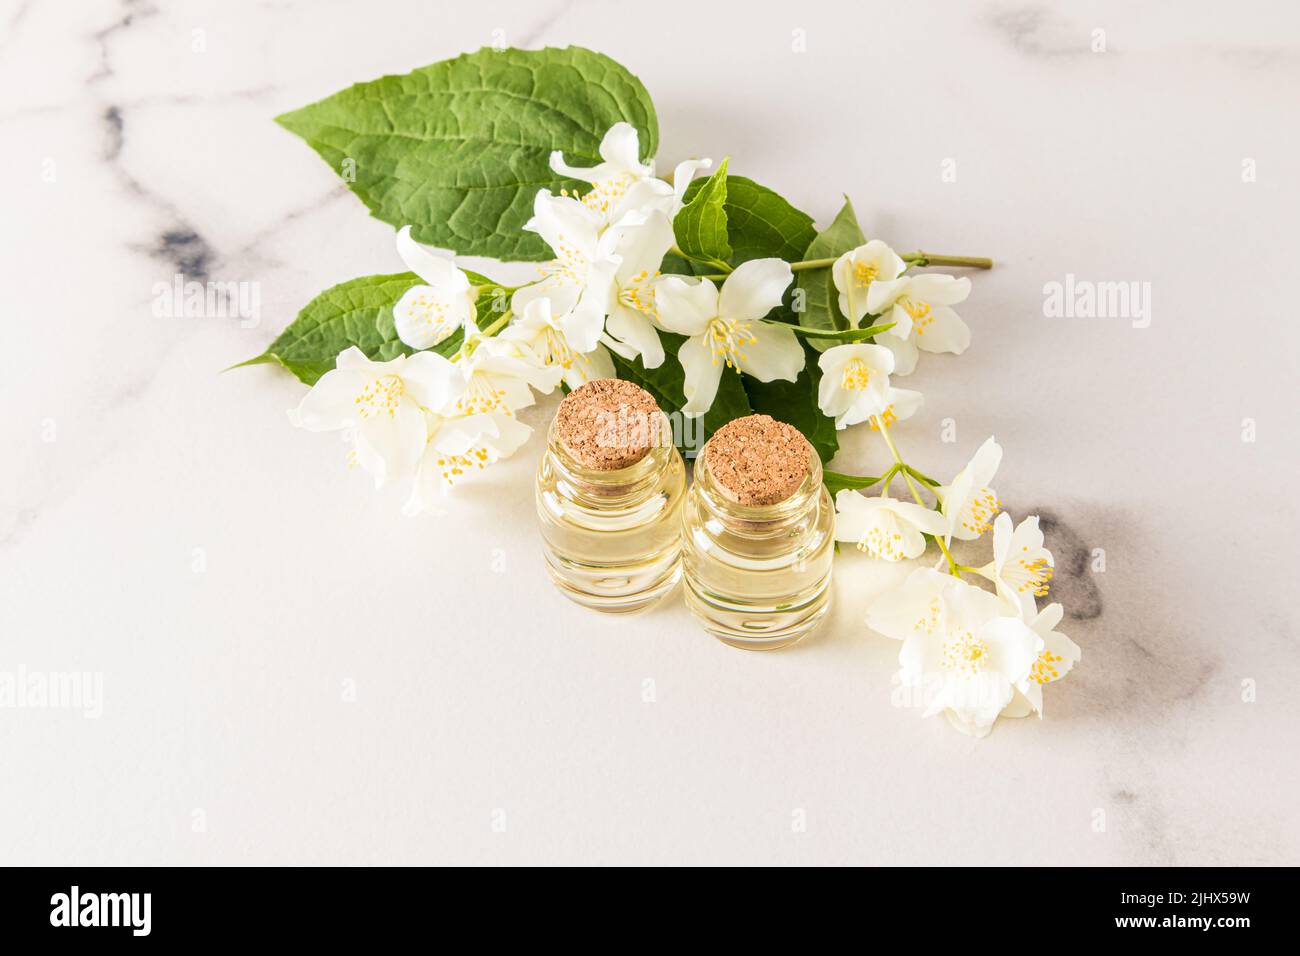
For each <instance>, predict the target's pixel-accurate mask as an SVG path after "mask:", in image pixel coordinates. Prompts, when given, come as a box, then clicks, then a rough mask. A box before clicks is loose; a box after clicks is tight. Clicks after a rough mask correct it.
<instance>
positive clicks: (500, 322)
mask: <svg viewBox="0 0 1300 956" xmlns="http://www.w3.org/2000/svg"><path fill="white" fill-rule="evenodd" d="M512 315H514V313H513V312H511V311H510V309H509V308H507V309H506V310H505V311H504V312H502V313H501V315H500V317H498V318H496V319H493V320H492V321H491V322H490V323H488V326H487V328H485V329H480V330H479V336H480V337H482V338H490V337H491V336H493V335H496V334H497V333H498V332H500V331H501V330H502V329H504V328H505V327H506V325H507V324H508V323H509V322H510V317H511V316H512ZM465 355H466V352H465V346H464V345H461V347H460V348H459V349H457V350H456V354H455V355H453V356H452V357H451V361H453V362H454V361H456V360H457V359H460V358H464V357H465Z"/></svg>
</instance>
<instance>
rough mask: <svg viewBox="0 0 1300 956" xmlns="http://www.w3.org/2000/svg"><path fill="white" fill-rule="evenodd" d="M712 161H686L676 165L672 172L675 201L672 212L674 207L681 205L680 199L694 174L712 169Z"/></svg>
mask: <svg viewBox="0 0 1300 956" xmlns="http://www.w3.org/2000/svg"><path fill="white" fill-rule="evenodd" d="M712 168H713V160H711V159H688V160H685V161H683V162H680V163H678V164H677V168H676V169H674V170H673V199H674V200H675V203H674V209H673V212H676V211H677V209H676V207H680V206H681V204H682V197H684V196H685V195H686V190H687V188H689V187H690V185H691V180H692V179H694V178H695V174H696V173H697V172H699V171H700V170H702V169H712Z"/></svg>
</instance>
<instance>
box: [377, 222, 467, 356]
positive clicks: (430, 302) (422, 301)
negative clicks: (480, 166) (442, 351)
mask: <svg viewBox="0 0 1300 956" xmlns="http://www.w3.org/2000/svg"><path fill="white" fill-rule="evenodd" d="M397 254H398V255H399V256H401V257H402V261H403V262H404V263H406V268H408V269H410V270H411V271H412V272H414V273H415V274H416V275H418V276H419V277H420V278H421V279H423V280H424V281H425V283H426V284H425V285H414V286H411V288H409V289H407V290H406V292H405V293H403V295H402V297H401V299H399V300H398V302H397V305H395V306H393V322H394V324H395V325H396V327H397V337H398V338H399V339H401V340H402V341H403V342H404V343H405V344H406V345H408V346H410V347H411V348H413V349H428V348H433V346H435V345H437V344H438V343H439V342H441V341H443V340H444V339H446V338H447V337H448V336H449V335H451V334H452V333H453V332H455V331H456V330H457V329H459V328H461V327H462V326H464V324H465V323H466V322H470V321H473V319H474V299H475V289H474V287H473V286H472V285H470V282H469V276H467V275H465V273H464V272H462V271H461V270H460V269H458V268H456V265H455V264H454V263H453V262H452V261H451V260H450V259H448V258H447V257H445V256H440V255H438V254H437V253H436V252H433V251H432V250H430V249H427V248H425V247H424V246H422V245H420V244H419V243H418V242H416V241H415V240H414V239H412V238H411V227H410V226H403V227H402V228H401V230H400V231H399V232H398V233H397Z"/></svg>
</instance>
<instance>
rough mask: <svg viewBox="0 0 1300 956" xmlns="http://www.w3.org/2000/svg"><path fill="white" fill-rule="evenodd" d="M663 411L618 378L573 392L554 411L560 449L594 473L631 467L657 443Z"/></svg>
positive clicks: (644, 395)
mask: <svg viewBox="0 0 1300 956" xmlns="http://www.w3.org/2000/svg"><path fill="white" fill-rule="evenodd" d="M662 415H663V413H662V412H660V410H659V405H658V403H656V402H655V400H654V397H653V396H652V395H651V394H650V393H649V392H647V391H646V390H645V389H644V388H641V387H640V386H639V385H633V384H632V383H631V382H628V381H624V380H623V379H617V378H604V379H598V380H597V381H594V382H588V383H587V384H586V385H582V386H580V387H578V388H575V389H574V390H573V391H572V392H570V393H569V394H568V395H567V396H566V397H565V399H564V401H562V402H560V408H559V410H558V411H557V412H556V413H555V428H556V434H557V435H558V437H559V439H560V444H562V445H563V446H564V450H565V451H567V452H568V453H569V454H570V455H572V456H573V457H574V459H576V460H577V461H578V462H579V463H581V464H582V465H583V466H585V467H587V468H590V469H592V470H593V471H616V470H617V469H619V468H627V467H628V466H630V465H635V464H636V463H637V462H638V461H640V460H641V459H642V458H644V457H645V456H646V455H647V454H648V453H649V451H650V449H651V448H653V447H654V446H655V445H657V444H658V443H659V436H660V429H661V428H662V425H661V424H660V423H661V421H662Z"/></svg>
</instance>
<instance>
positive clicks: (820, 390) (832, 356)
mask: <svg viewBox="0 0 1300 956" xmlns="http://www.w3.org/2000/svg"><path fill="white" fill-rule="evenodd" d="M817 365H818V367H819V368H821V370H822V378H821V382H820V384H819V385H818V386H817V406H818V407H819V408H820V409H821V410H822V414H823V415H826V416H828V417H830V418H833V419H835V427H836V428H847V427H848V426H849V425H856V424H858V423H859V422H865V421H866V420H867V419H869V418H873V417H875V416H876V415H880V414H883V413H884V411H885V409H886V408H887V407H888V405H889V393H890V387H889V373H890V372H892V371H893V370H894V353H893V352H891V351H889V349H887V348H885V347H884V346H883V345H867V344H864V343H860V344H851V345H836V346H835V347H833V348H829V349H827V350H826V351H825V352H823V353H822V354H821V358H819V359H818V360H817Z"/></svg>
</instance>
